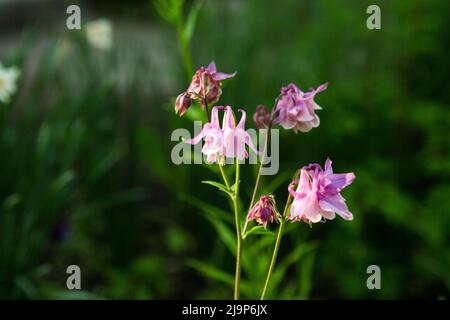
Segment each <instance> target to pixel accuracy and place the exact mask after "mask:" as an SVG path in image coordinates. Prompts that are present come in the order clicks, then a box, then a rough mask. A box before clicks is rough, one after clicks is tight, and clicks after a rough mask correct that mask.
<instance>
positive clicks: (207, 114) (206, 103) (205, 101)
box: [203, 97, 211, 122]
mask: <svg viewBox="0 0 450 320" xmlns="http://www.w3.org/2000/svg"><path fill="white" fill-rule="evenodd" d="M203 103H204V104H205V111H206V118H207V119H208V122H211V117H210V115H209V108H208V100H207V99H206V97H204V98H203Z"/></svg>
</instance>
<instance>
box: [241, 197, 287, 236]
mask: <svg viewBox="0 0 450 320" xmlns="http://www.w3.org/2000/svg"><path fill="white" fill-rule="evenodd" d="M251 220H255V221H256V222H258V223H259V224H262V225H263V226H264V228H266V227H267V224H268V223H269V222H274V221H277V222H278V220H279V215H278V212H277V209H276V206H275V200H274V197H273V196H272V195H262V196H261V198H260V199H259V200H258V202H256V203H255V205H254V206H253V207H252V209H251V210H250V212H249V213H248V216H247V221H251Z"/></svg>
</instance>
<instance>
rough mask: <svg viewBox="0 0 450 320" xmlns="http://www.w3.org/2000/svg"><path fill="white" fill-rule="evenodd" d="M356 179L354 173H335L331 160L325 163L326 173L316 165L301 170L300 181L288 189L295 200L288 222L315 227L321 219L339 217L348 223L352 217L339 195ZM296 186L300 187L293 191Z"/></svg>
mask: <svg viewBox="0 0 450 320" xmlns="http://www.w3.org/2000/svg"><path fill="white" fill-rule="evenodd" d="M354 179H355V175H354V174H353V173H352V172H350V173H340V174H336V173H333V169H332V167H331V160H330V159H327V161H326V162H325V170H322V167H321V166H320V165H319V164H317V163H314V164H310V165H308V166H305V167H303V168H302V169H301V170H300V179H299V180H297V181H293V182H292V183H291V184H290V185H289V188H288V189H289V193H290V194H291V195H292V197H293V198H294V200H293V202H292V205H291V211H290V215H289V219H290V220H294V221H297V220H303V221H305V222H307V223H315V222H319V221H320V220H321V219H322V217H323V218H326V219H330V220H331V219H334V217H335V214H336V213H337V214H338V215H340V216H341V217H342V218H344V219H345V220H352V219H353V215H352V214H351V212H350V211H349V210H348V208H347V204H346V203H345V199H344V198H343V197H342V196H341V194H340V192H341V190H342V189H344V188H345V187H346V186H348V185H350V184H351V183H352V182H353V180H354ZM296 184H298V187H297V190H296V191H294V186H295V185H296Z"/></svg>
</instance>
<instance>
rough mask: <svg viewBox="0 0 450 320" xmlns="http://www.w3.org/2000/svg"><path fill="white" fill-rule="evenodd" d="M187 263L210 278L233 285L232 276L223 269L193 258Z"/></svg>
mask: <svg viewBox="0 0 450 320" xmlns="http://www.w3.org/2000/svg"><path fill="white" fill-rule="evenodd" d="M188 265H189V266H190V267H192V268H194V269H195V270H197V271H199V272H200V273H202V274H203V275H204V276H206V277H208V278H210V279H214V280H216V281H219V282H222V283H225V284H227V285H228V286H230V287H231V288H232V287H233V286H234V277H233V276H232V275H230V274H228V273H226V272H225V271H222V270H220V269H217V268H216V267H214V266H211V265H209V264H207V263H204V262H201V261H198V260H195V259H190V260H189V261H188Z"/></svg>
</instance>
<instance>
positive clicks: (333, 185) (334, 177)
mask: <svg viewBox="0 0 450 320" xmlns="http://www.w3.org/2000/svg"><path fill="white" fill-rule="evenodd" d="M325 178H326V179H327V180H328V181H329V184H327V185H326V187H325V190H326V191H331V192H340V191H341V190H342V189H344V188H345V187H347V186H348V185H350V184H351V183H352V182H353V180H355V174H354V173H353V172H350V173H333V174H328V175H326V176H325Z"/></svg>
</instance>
